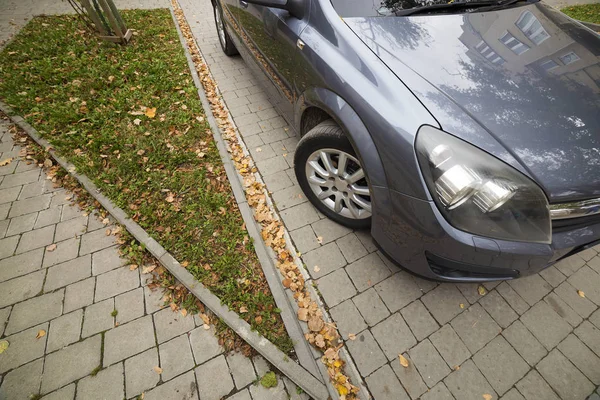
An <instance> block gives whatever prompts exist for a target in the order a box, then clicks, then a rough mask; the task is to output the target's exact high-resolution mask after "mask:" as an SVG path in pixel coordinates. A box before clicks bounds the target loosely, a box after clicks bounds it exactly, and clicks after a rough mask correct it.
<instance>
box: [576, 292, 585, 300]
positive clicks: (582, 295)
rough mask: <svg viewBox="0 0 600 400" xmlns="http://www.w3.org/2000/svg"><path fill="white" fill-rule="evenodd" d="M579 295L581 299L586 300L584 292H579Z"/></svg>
mask: <svg viewBox="0 0 600 400" xmlns="http://www.w3.org/2000/svg"><path fill="white" fill-rule="evenodd" d="M577 294H578V295H579V297H583V298H585V293H584V292H583V290H578V291H577Z"/></svg>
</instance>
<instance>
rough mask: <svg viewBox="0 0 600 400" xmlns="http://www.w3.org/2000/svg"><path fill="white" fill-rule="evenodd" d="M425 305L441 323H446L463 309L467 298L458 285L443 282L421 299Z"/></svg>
mask: <svg viewBox="0 0 600 400" xmlns="http://www.w3.org/2000/svg"><path fill="white" fill-rule="evenodd" d="M421 301H423V304H425V307H427V309H428V310H429V312H430V313H431V314H433V316H434V318H435V319H436V320H437V322H438V323H439V324H440V325H444V324H445V323H447V322H449V321H450V320H451V319H452V318H454V317H455V316H457V315H458V314H460V313H461V312H462V311H463V308H461V306H460V305H461V304H463V305H466V304H467V300H466V299H465V298H464V296H463V295H462V294H461V293H460V291H459V290H458V289H457V288H456V285H452V284H442V285H440V286H438V287H437V288H435V289H433V290H432V291H431V292H429V293H427V294H426V295H425V296H423V298H422V299H421Z"/></svg>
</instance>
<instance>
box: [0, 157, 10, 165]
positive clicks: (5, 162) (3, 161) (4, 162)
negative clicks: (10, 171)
mask: <svg viewBox="0 0 600 400" xmlns="http://www.w3.org/2000/svg"><path fill="white" fill-rule="evenodd" d="M12 160H13V158H12V157H10V158H6V159H4V160H2V161H0V167H4V166H5V165H8V164H10V163H11V162H12Z"/></svg>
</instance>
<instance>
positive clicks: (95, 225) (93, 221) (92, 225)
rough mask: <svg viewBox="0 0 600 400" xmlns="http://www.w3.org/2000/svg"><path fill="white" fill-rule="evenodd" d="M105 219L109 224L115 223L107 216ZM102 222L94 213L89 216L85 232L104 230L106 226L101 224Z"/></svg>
mask: <svg viewBox="0 0 600 400" xmlns="http://www.w3.org/2000/svg"><path fill="white" fill-rule="evenodd" d="M107 219H108V220H109V221H110V223H111V224H114V222H115V221H114V219H113V218H112V217H111V216H108V217H107ZM103 220H104V218H102V219H101V218H100V216H99V215H98V214H97V213H96V212H94V213H92V214H91V215H89V216H88V224H87V231H88V232H91V231H95V230H97V229H101V228H105V227H106V226H107V225H108V224H105V223H103V222H102V221H103Z"/></svg>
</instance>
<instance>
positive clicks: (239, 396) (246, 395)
mask: <svg viewBox="0 0 600 400" xmlns="http://www.w3.org/2000/svg"><path fill="white" fill-rule="evenodd" d="M227 400H252V398H251V397H250V392H249V391H248V389H244V390H242V391H241V392H237V393H236V394H234V395H233V396H229V397H228V398H227Z"/></svg>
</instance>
